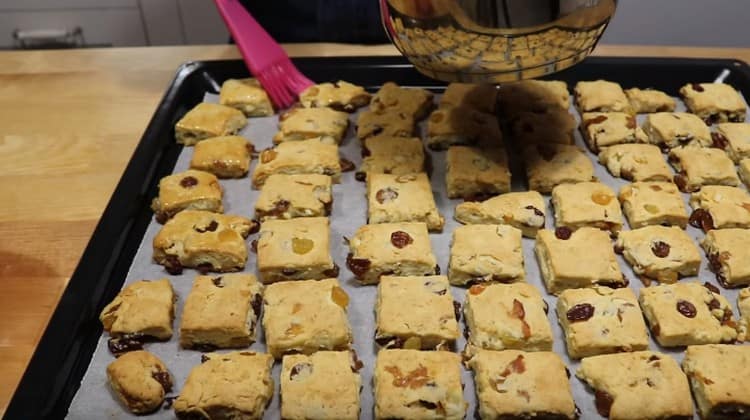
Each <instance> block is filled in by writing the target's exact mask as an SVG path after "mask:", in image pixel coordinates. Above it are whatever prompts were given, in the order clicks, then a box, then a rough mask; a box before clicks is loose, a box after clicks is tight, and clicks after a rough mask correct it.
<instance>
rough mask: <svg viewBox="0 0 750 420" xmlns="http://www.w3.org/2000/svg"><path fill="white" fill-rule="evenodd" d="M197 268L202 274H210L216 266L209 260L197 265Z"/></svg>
mask: <svg viewBox="0 0 750 420" xmlns="http://www.w3.org/2000/svg"><path fill="white" fill-rule="evenodd" d="M195 269H196V270H198V272H200V273H201V274H208V273H209V272H211V271H213V270H214V266H213V264H211V263H209V262H205V263H200V264H198V265H196V266H195Z"/></svg>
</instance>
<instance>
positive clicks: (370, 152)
mask: <svg viewBox="0 0 750 420" xmlns="http://www.w3.org/2000/svg"><path fill="white" fill-rule="evenodd" d="M424 170H425V156H424V146H422V140H420V139H419V138H418V137H391V136H386V135H380V136H376V137H370V138H368V139H365V141H364V145H363V146H362V166H360V168H359V171H358V172H357V173H356V174H355V176H356V177H357V179H358V180H361V181H363V180H365V179H366V178H367V173H368V172H375V173H381V174H393V175H406V174H413V173H417V172H424Z"/></svg>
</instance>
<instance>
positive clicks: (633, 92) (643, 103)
mask: <svg viewBox="0 0 750 420" xmlns="http://www.w3.org/2000/svg"><path fill="white" fill-rule="evenodd" d="M625 95H627V97H628V100H629V101H630V107H631V108H633V111H635V112H636V113H637V114H647V113H652V112H673V111H674V108H675V100H674V99H672V97H671V96H669V95H667V94H666V93H664V92H662V91H660V90H656V89H639V88H632V89H625Z"/></svg>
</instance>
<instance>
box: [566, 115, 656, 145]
mask: <svg viewBox="0 0 750 420" xmlns="http://www.w3.org/2000/svg"><path fill="white" fill-rule="evenodd" d="M581 134H583V139H584V140H585V141H586V144H588V146H589V148H590V149H591V151H592V152H594V153H599V152H600V151H601V150H602V149H603V148H606V147H608V146H613V145H617V144H625V143H646V142H647V141H648V137H646V133H645V132H644V131H643V129H641V127H638V123H637V122H636V121H635V116H634V115H632V114H628V113H625V112H587V113H584V114H583V115H582V116H581Z"/></svg>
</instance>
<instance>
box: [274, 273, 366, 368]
mask: <svg viewBox="0 0 750 420" xmlns="http://www.w3.org/2000/svg"><path fill="white" fill-rule="evenodd" d="M348 305H349V296H348V295H347V294H346V292H345V291H344V289H342V288H341V287H340V286H339V282H338V280H336V279H323V280H297V281H283V282H279V283H274V284H271V285H269V286H267V287H266V292H265V294H264V295H263V331H264V332H265V334H266V346H267V347H268V352H269V353H271V354H272V355H273V357H274V358H276V359H281V356H283V355H285V354H291V353H302V354H312V353H315V352H316V351H319V350H349V348H351V345H352V330H351V327H350V326H349V320H348V319H347V316H346V307H347V306H348Z"/></svg>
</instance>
